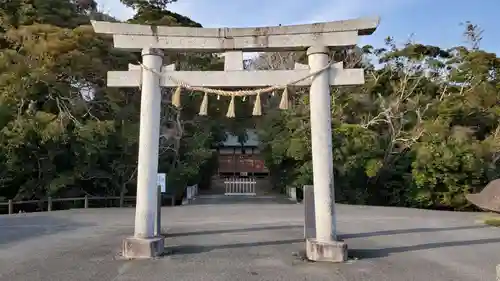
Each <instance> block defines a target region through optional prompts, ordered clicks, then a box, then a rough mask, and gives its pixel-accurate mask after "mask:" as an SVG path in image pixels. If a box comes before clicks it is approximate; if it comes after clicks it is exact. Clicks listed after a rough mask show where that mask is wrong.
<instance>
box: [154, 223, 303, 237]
mask: <svg viewBox="0 0 500 281" xmlns="http://www.w3.org/2000/svg"><path fill="white" fill-rule="evenodd" d="M303 228H304V226H303V225H281V226H280V225H278V226H263V227H249V228H239V229H217V230H204V231H193V232H179V233H164V234H163V236H165V237H166V238H169V237H181V236H193V235H210V234H225V233H227V234H229V233H239V232H253V231H264V230H283V229H297V230H299V229H303Z"/></svg>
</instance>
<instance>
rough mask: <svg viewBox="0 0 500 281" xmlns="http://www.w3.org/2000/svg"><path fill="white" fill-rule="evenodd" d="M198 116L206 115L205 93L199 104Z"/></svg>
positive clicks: (206, 96) (206, 101)
mask: <svg viewBox="0 0 500 281" xmlns="http://www.w3.org/2000/svg"><path fill="white" fill-rule="evenodd" d="M198 115H201V116H206V115H208V94H207V93H205V95H204V96H203V101H202V102H201V105H200V112H199V113H198Z"/></svg>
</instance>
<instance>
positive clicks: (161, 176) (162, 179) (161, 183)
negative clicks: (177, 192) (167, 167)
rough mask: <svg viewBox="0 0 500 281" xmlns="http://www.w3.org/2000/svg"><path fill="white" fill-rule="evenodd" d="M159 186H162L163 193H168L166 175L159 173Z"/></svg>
mask: <svg viewBox="0 0 500 281" xmlns="http://www.w3.org/2000/svg"><path fill="white" fill-rule="evenodd" d="M157 185H159V186H161V192H167V176H166V175H165V174H162V173H161V174H160V173H158V181H157Z"/></svg>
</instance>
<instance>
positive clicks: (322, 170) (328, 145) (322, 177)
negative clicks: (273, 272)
mask: <svg viewBox="0 0 500 281" xmlns="http://www.w3.org/2000/svg"><path fill="white" fill-rule="evenodd" d="M307 56H308V60H309V67H310V69H311V72H315V71H318V70H320V69H322V68H324V67H326V66H327V65H328V48H326V47H324V46H314V47H310V48H309V49H308V50H307ZM329 77H330V74H329V71H323V72H322V73H319V74H318V75H316V76H315V77H313V80H312V84H311V90H310V91H311V92H310V95H309V97H310V107H311V110H310V112H311V145H312V163H313V181H314V202H315V218H316V239H317V240H318V241H322V242H327V241H332V240H336V233H335V200H334V193H333V163H332V162H333V156H332V121H331V115H332V113H331V97H330V80H329Z"/></svg>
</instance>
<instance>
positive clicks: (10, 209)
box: [9, 199, 14, 215]
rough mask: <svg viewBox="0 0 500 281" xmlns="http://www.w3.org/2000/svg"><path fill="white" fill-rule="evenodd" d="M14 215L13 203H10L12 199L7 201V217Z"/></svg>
mask: <svg viewBox="0 0 500 281" xmlns="http://www.w3.org/2000/svg"><path fill="white" fill-rule="evenodd" d="M13 213H14V203H13V202H12V199H9V215H12V214H13Z"/></svg>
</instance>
